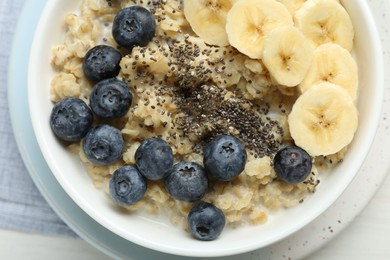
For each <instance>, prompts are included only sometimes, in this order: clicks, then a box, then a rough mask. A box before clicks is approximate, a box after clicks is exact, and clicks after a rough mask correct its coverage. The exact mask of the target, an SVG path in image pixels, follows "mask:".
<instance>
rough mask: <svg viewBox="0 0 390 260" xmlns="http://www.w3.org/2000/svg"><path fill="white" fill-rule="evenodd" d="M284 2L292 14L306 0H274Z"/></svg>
mask: <svg viewBox="0 0 390 260" xmlns="http://www.w3.org/2000/svg"><path fill="white" fill-rule="evenodd" d="M276 1H278V2H280V3H282V4H284V5H285V6H286V7H287V9H288V10H289V11H290V13H291V14H294V13H295V11H296V10H298V9H299V8H300V7H301V6H302V5H303V4H304V3H305V2H306V1H307V0H276ZM336 1H337V0H336Z"/></svg>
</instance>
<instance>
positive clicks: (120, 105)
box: [89, 78, 133, 119]
mask: <svg viewBox="0 0 390 260" xmlns="http://www.w3.org/2000/svg"><path fill="white" fill-rule="evenodd" d="M132 99H133V95H132V94H131V92H130V90H129V87H128V86H127V84H126V83H125V82H123V81H122V80H119V79H116V78H110V79H104V80H102V81H99V82H98V83H97V84H96V85H95V88H94V89H93V91H92V93H91V95H90V98H89V105H90V106H91V109H92V111H93V113H94V114H95V115H97V116H98V117H101V118H105V119H114V118H120V117H122V116H124V115H125V114H126V113H127V111H129V109H130V106H131V102H132Z"/></svg>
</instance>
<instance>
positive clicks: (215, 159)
mask: <svg viewBox="0 0 390 260" xmlns="http://www.w3.org/2000/svg"><path fill="white" fill-rule="evenodd" d="M245 163H246V150H245V147H244V145H243V144H242V143H241V142H240V140H238V139H237V138H236V137H234V136H231V135H220V136H218V137H216V138H215V139H213V140H212V141H211V142H209V143H208V144H207V146H206V148H205V150H204V158H203V165H204V167H205V169H206V172H207V173H208V174H210V175H211V176H213V177H215V178H216V179H218V180H220V181H229V180H232V179H233V178H235V177H236V176H238V175H239V174H240V173H241V172H242V171H243V170H244V168H245Z"/></svg>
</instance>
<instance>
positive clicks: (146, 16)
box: [112, 6, 156, 50]
mask: <svg viewBox="0 0 390 260" xmlns="http://www.w3.org/2000/svg"><path fill="white" fill-rule="evenodd" d="M155 32H156V22H155V21H154V18H153V15H152V14H151V13H150V12H149V10H148V9H146V8H144V7H142V6H130V7H127V8H124V9H122V10H120V11H119V12H118V13H117V14H116V16H115V18H114V22H113V25H112V36H113V37H114V39H115V41H116V42H117V43H118V45H119V46H121V47H123V48H125V49H128V50H132V49H133V47H134V46H141V47H143V46H146V45H147V44H148V43H149V42H150V41H151V40H152V39H153V37H154V34H155Z"/></svg>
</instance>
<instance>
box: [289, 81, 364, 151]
mask: <svg viewBox="0 0 390 260" xmlns="http://www.w3.org/2000/svg"><path fill="white" fill-rule="evenodd" d="M288 123H289V128H290V133H291V137H292V138H293V139H294V141H295V144H296V145H298V146H300V147H301V148H303V149H305V150H306V151H307V152H308V153H309V154H310V155H312V156H318V155H329V154H334V153H336V152H338V151H340V150H341V149H342V148H343V147H345V146H347V145H348V144H349V143H350V142H351V141H352V139H353V136H354V134H355V132H356V129H357V126H358V112H357V109H356V107H355V105H354V103H353V100H352V99H351V97H350V96H349V94H348V92H347V91H345V90H344V89H343V88H341V87H340V86H337V85H335V84H332V83H329V82H322V83H319V84H317V85H315V86H313V87H311V88H310V89H308V90H307V91H306V92H305V93H303V94H302V95H301V96H300V97H299V98H298V99H297V100H296V102H295V103H294V105H293V108H292V111H291V113H290V115H289V116H288Z"/></svg>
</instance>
